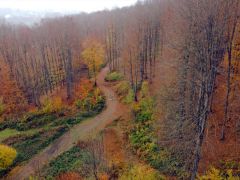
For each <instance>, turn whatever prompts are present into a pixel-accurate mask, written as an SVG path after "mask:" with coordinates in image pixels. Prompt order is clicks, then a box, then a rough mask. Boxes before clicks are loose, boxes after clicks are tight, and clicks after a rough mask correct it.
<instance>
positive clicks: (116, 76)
mask: <svg viewBox="0 0 240 180" xmlns="http://www.w3.org/2000/svg"><path fill="white" fill-rule="evenodd" d="M122 79H123V75H122V74H121V73H119V72H111V73H108V74H107V76H106V77H105V81H108V82H115V81H120V80H122Z"/></svg>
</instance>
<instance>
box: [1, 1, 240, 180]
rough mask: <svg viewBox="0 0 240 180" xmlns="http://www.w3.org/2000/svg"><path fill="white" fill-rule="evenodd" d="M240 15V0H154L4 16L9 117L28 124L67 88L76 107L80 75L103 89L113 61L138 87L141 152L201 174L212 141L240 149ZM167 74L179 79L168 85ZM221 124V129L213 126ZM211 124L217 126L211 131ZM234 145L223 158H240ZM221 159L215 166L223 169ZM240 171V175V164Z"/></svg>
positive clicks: (176, 172)
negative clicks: (103, 74)
mask: <svg viewBox="0 0 240 180" xmlns="http://www.w3.org/2000/svg"><path fill="white" fill-rule="evenodd" d="M239 12H240V2H239V0H227V1H226V0H146V1H143V2H142V1H140V2H138V3H137V4H135V5H134V6H131V7H125V8H121V9H114V10H111V11H107V10H106V11H100V12H95V13H91V14H79V15H72V16H66V17H59V18H53V19H43V20H42V21H41V23H39V24H35V25H33V26H31V27H29V26H25V25H12V24H7V23H5V22H2V23H1V25H0V54H1V58H0V78H1V87H0V115H1V121H10V119H15V120H16V119H17V120H19V121H20V119H21V117H22V116H23V115H24V114H25V113H27V112H28V111H30V109H32V108H37V109H41V108H42V107H43V106H44V102H43V100H42V97H43V96H44V97H48V96H49V97H50V96H51V95H52V94H53V93H54V92H55V91H56V90H59V89H62V90H64V96H63V99H64V101H65V102H68V103H70V104H71V102H74V100H75V99H76V96H77V93H78V91H76V88H78V86H79V82H80V86H81V82H82V83H85V81H81V80H80V79H82V78H83V77H84V78H85V77H86V76H87V78H93V79H94V80H93V81H94V86H97V82H96V76H97V73H98V72H99V71H100V69H101V65H102V64H104V65H106V66H108V67H109V70H110V72H111V73H119V74H121V75H122V76H123V78H124V83H126V84H129V93H127V94H126V96H127V97H130V99H131V98H132V102H131V103H132V104H134V105H132V106H133V114H134V115H133V116H134V118H133V119H135V121H134V122H133V125H132V126H133V127H132V129H131V130H130V132H128V133H129V134H130V136H129V141H130V144H131V143H132V144H133V145H132V148H133V152H135V154H137V155H138V157H139V158H140V159H141V160H143V161H144V162H146V163H147V164H149V165H150V166H151V167H152V168H154V169H156V170H158V171H159V172H160V173H161V174H164V175H166V177H176V178H183V179H192V180H193V179H196V177H197V173H198V172H199V173H203V172H205V171H206V170H208V169H207V168H208V167H205V166H204V165H201V172H200V170H199V164H201V160H202V158H203V159H204V157H207V155H206V156H205V154H207V152H208V151H210V150H209V149H207V147H205V145H204V141H205V140H208V141H211V140H213V141H216V142H219V144H222V146H224V144H225V143H226V144H227V143H228V142H231V143H233V144H235V145H236V146H235V147H236V148H239V146H237V142H239V138H240V135H239V131H240V122H239V120H238V117H239V103H238V102H239V101H238V100H239V97H240V96H239V95H238V93H239V68H240V67H239V62H240V48H239V47H240V25H239V22H240V19H239V16H240V14H239ZM159 67H161V68H159ZM172 67H173V68H172ZM163 68H164V69H163ZM83 71H84V72H85V71H87V75H85V74H84V72H83ZM163 71H164V72H165V71H168V72H167V73H166V74H167V76H171V78H170V79H169V80H166V82H163V81H161V79H162V77H160V76H161V73H162V72H163ZM119 86H120V85H119ZM156 87H157V88H156ZM219 88H220V89H219ZM146 89H148V91H149V93H146V92H145V91H146ZM78 90H79V89H78ZM80 92H81V93H84V92H82V91H80ZM80 96H81V94H80ZM153 99H154V100H153ZM217 100H221V102H218V101H217ZM130 101H131V100H130ZM126 104H129V102H127V103H126ZM146 106H148V107H146ZM215 115H217V117H214V116H215ZM213 120H215V121H217V122H216V124H217V125H216V124H215V125H216V126H217V127H215V126H214V127H213V126H210V125H211V124H212V122H213ZM215 121H214V122H215ZM229 124H230V125H229ZM231 124H234V125H233V127H232V126H231ZM208 127H213V128H216V129H217V130H216V131H215V134H212V137H211V134H210V135H209V131H210V130H209V128H208ZM231 128H232V129H231ZM206 129H207V131H206ZM229 129H230V130H229ZM206 132H207V133H208V134H207V135H206ZM229 132H231V133H232V134H234V137H236V140H233V139H232V138H233V137H232V136H231V137H230V135H229V134H228V133H229ZM140 133H143V136H144V137H145V136H146V138H145V140H143V139H141V138H142V136H140V135H139V134H140ZM136 138H137V139H136ZM138 138H139V139H138ZM146 139H147V140H146ZM138 142H140V143H142V145H138V144H137V143H138ZM134 143H135V144H134ZM148 143H149V147H143V145H146V146H147V145H148ZM150 145H151V146H150ZM226 146H227V145H226ZM211 147H212V146H211ZM217 147H220V146H216V148H217ZM212 148H214V147H212ZM202 149H204V150H202ZM216 150H217V149H216ZM225 151H227V152H226V153H225V154H228V151H229V154H231V156H229V157H228V156H227V155H226V157H224V158H226V159H230V160H232V161H234V162H236V163H239V160H240V159H239V157H240V154H239V153H238V152H239V149H238V150H236V151H238V152H236V153H235V154H234V153H231V152H230V151H235V150H233V149H225ZM151 153H152V154H151ZM218 158H220V157H217V156H216V158H215V160H213V162H210V163H209V162H208V163H207V164H208V165H209V164H212V165H214V166H217V167H219V166H218V165H219V162H217V160H216V159H218ZM218 160H220V159H218ZM223 160H225V159H223ZM205 162H206V161H203V162H202V163H203V164H204V163H205ZM202 166H203V167H202ZM235 170H236V169H235ZM223 174H224V173H223ZM225 175H226V174H225ZM231 175H232V174H231ZM233 175H234V176H237V175H238V178H239V169H237V170H236V171H233ZM95 177H96V179H98V178H97V175H96V174H95ZM216 177H218V178H220V173H219V176H217V175H216ZM216 177H215V178H216ZM212 178H214V177H212ZM221 178H223V179H224V177H221ZM203 179H204V178H203ZM210 179H211V177H210ZM236 179H237V178H236Z"/></svg>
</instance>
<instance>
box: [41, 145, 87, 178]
mask: <svg viewBox="0 0 240 180" xmlns="http://www.w3.org/2000/svg"><path fill="white" fill-rule="evenodd" d="M89 159H90V155H89V153H88V152H87V151H86V150H82V149H80V148H79V147H77V146H75V147H73V148H71V149H70V150H69V151H67V152H64V153H63V154H61V155H60V156H58V157H57V158H56V159H54V160H52V161H51V162H50V163H49V165H47V166H45V167H44V168H43V175H44V176H45V177H46V179H54V177H56V176H58V175H59V174H61V173H65V172H78V173H79V174H80V175H81V176H82V177H85V176H88V174H89V173H90V167H89V166H90V165H89Z"/></svg>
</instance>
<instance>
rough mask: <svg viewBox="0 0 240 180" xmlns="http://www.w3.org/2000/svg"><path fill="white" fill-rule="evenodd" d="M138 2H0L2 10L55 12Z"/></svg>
mask: <svg viewBox="0 0 240 180" xmlns="http://www.w3.org/2000/svg"><path fill="white" fill-rule="evenodd" d="M136 1H137V0H0V8H11V9H20V10H31V11H54V12H65V13H67V12H93V11H97V10H103V9H111V8H114V7H123V6H129V5H132V4H134V3H135V2H136Z"/></svg>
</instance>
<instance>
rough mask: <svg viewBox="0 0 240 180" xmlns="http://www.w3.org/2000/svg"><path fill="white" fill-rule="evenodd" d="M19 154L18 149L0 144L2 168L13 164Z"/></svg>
mask: <svg viewBox="0 0 240 180" xmlns="http://www.w3.org/2000/svg"><path fill="white" fill-rule="evenodd" d="M16 156H17V151H16V150H15V149H13V148H11V147H8V146H6V145H0V170H4V169H6V168H8V167H9V166H10V165H12V163H13V161H14V159H15V158H16Z"/></svg>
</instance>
